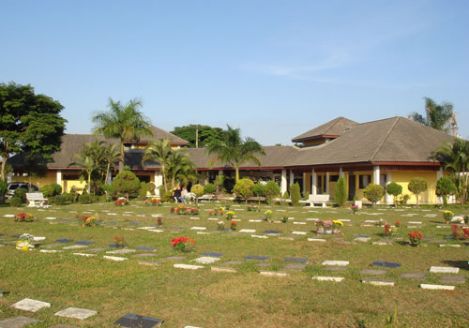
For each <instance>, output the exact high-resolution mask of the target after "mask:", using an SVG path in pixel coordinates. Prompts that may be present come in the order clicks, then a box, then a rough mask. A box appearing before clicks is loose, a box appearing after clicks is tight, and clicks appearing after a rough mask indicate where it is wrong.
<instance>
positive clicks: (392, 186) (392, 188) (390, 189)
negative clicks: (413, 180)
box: [386, 182, 402, 206]
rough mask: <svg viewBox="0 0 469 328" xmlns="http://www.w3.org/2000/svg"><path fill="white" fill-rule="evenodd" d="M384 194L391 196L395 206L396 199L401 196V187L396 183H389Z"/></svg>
mask: <svg viewBox="0 0 469 328" xmlns="http://www.w3.org/2000/svg"><path fill="white" fill-rule="evenodd" d="M386 192H387V193H388V194H389V195H391V196H393V197H394V198H393V199H394V205H396V206H397V199H398V197H399V195H400V194H402V186H401V185H400V184H398V183H395V182H391V183H389V184H388V185H387V186H386Z"/></svg>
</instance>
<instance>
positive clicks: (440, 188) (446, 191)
mask: <svg viewBox="0 0 469 328" xmlns="http://www.w3.org/2000/svg"><path fill="white" fill-rule="evenodd" d="M456 192H457V188H456V185H455V184H454V182H453V180H452V179H451V178H450V177H447V176H443V177H441V178H439V179H438V181H437V182H436V195H437V196H438V197H441V198H443V205H445V206H446V205H448V196H450V195H454V194H456Z"/></svg>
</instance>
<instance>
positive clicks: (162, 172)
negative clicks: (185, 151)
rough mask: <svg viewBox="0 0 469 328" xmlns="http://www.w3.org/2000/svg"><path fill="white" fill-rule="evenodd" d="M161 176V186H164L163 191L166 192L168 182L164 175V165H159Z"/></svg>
mask: <svg viewBox="0 0 469 328" xmlns="http://www.w3.org/2000/svg"><path fill="white" fill-rule="evenodd" d="M161 175H162V176H163V186H164V191H165V192H167V191H168V181H166V173H165V169H164V164H161Z"/></svg>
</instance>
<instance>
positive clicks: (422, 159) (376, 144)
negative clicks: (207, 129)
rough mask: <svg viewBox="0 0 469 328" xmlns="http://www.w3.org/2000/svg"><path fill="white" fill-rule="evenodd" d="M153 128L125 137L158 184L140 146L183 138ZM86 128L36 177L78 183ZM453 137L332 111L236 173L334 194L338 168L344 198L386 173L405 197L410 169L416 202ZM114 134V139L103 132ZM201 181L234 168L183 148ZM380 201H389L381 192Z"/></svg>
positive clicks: (431, 193) (136, 164)
mask: <svg viewBox="0 0 469 328" xmlns="http://www.w3.org/2000/svg"><path fill="white" fill-rule="evenodd" d="M154 132H155V133H154V136H153V137H152V138H147V139H145V140H141V141H140V142H139V143H137V144H135V143H129V144H127V145H126V146H127V151H126V159H125V162H126V165H127V166H129V167H130V168H131V169H132V171H134V172H135V173H136V174H137V176H138V177H139V178H140V179H141V180H143V181H152V182H154V183H155V184H156V185H157V186H158V185H161V183H162V179H161V174H160V167H159V165H158V163H142V158H143V149H142V148H143V147H144V146H145V145H146V144H147V143H148V142H150V141H151V140H152V139H163V138H166V139H169V140H170V141H171V144H172V145H173V146H174V147H183V146H185V145H186V144H187V142H185V141H184V140H182V139H181V138H178V137H177V136H175V135H172V134H171V133H168V132H166V131H163V130H161V129H158V128H156V127H154ZM95 139H96V137H95V136H92V135H76V134H69V135H65V136H64V137H63V143H62V149H61V151H60V152H58V153H56V154H54V156H53V158H54V161H53V162H52V163H49V164H48V171H47V174H46V175H45V176H44V177H42V178H36V179H34V180H35V181H36V183H37V184H38V185H42V184H47V183H52V182H57V183H58V184H60V185H62V188H63V190H66V191H68V190H70V188H71V187H72V186H75V187H77V186H78V187H80V186H81V187H83V183H82V182H80V180H79V176H80V170H79V168H77V167H71V166H70V163H71V162H73V157H74V154H76V153H77V152H79V151H80V149H81V147H83V145H84V144H85V143H86V142H90V141H92V140H95ZM451 140H452V137H451V136H449V135H447V134H445V133H443V132H441V131H437V130H434V129H432V128H429V127H426V126H423V125H421V124H419V123H416V122H414V121H412V120H409V119H407V118H404V117H392V118H387V119H382V120H377V121H372V122H366V123H357V122H354V121H352V120H349V119H347V118H344V117H338V118H336V119H334V120H332V121H330V122H327V123H325V124H323V125H320V126H318V127H316V128H313V129H312V130H309V131H307V132H305V133H302V134H300V135H299V136H297V137H295V138H293V139H292V141H293V142H294V143H295V146H266V147H264V150H265V155H262V156H260V162H261V165H260V166H258V165H256V164H254V163H245V164H244V165H243V166H242V167H241V168H240V175H241V177H243V176H248V177H251V178H254V179H255V180H275V181H277V182H278V183H279V185H280V187H281V191H282V193H283V192H285V191H288V189H289V186H290V185H291V184H293V183H294V182H298V183H299V184H300V185H301V186H302V189H303V192H304V193H309V194H323V193H325V194H330V195H331V196H332V197H333V195H334V191H335V186H336V183H337V180H338V179H339V176H341V175H343V176H344V177H345V179H346V181H347V183H346V184H347V190H348V195H349V200H354V199H362V197H363V189H364V188H366V186H367V185H368V184H369V183H376V184H381V185H382V186H385V185H386V184H388V183H390V182H391V181H394V182H397V183H399V184H401V185H402V186H403V193H407V194H409V196H411V197H410V200H409V203H415V201H416V200H415V197H414V196H413V195H412V194H411V193H410V192H409V191H408V189H407V185H408V183H409V181H410V180H411V179H412V178H414V177H420V178H423V179H425V180H426V181H427V184H428V190H427V191H426V192H425V193H423V194H421V195H420V197H419V199H420V202H421V203H429V204H435V203H438V202H439V199H437V197H436V195H435V188H436V181H437V180H438V178H439V177H441V176H442V175H443V174H444V172H443V167H442V164H441V163H439V162H437V161H435V160H433V159H432V154H433V153H434V151H435V150H437V149H438V148H439V147H440V146H441V145H443V144H445V143H447V142H450V141H451ZM107 141H108V142H116V141H115V140H114V141H113V140H107ZM185 150H186V151H187V153H188V154H189V156H190V158H191V159H192V161H193V162H194V163H195V165H196V167H197V170H198V171H199V173H200V176H201V180H202V181H204V182H208V181H212V180H214V179H215V177H216V175H218V174H224V175H225V176H231V175H232V174H233V169H232V168H230V167H227V166H226V165H225V163H220V162H219V161H218V160H217V159H216V158H215V157H214V156H210V155H209V154H208V152H207V150H206V149H204V148H197V149H196V148H186V149H185ZM20 164H21V163H20V161H18V160H16V161H15V160H14V158H13V160H12V165H13V167H14V171H15V177H14V178H15V179H16V180H18V179H21V178H22V174H24V172H22V171H21V165H20ZM383 202H385V203H392V202H393V199H392V197H391V196H389V195H386V196H385V199H383Z"/></svg>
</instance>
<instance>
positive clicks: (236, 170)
mask: <svg viewBox="0 0 469 328" xmlns="http://www.w3.org/2000/svg"><path fill="white" fill-rule="evenodd" d="M234 169H235V182H238V181H239V167H238V166H235V168H234Z"/></svg>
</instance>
